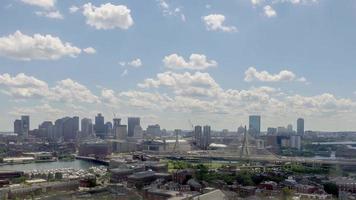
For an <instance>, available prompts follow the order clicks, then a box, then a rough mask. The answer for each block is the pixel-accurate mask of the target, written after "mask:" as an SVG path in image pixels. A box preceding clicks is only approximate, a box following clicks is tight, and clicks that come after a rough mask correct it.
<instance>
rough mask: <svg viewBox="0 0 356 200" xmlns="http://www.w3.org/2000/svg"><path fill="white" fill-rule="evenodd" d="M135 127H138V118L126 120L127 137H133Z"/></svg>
mask: <svg viewBox="0 0 356 200" xmlns="http://www.w3.org/2000/svg"><path fill="white" fill-rule="evenodd" d="M136 126H140V118H139V117H129V118H128V119H127V135H128V137H133V136H134V130H135V127H136Z"/></svg>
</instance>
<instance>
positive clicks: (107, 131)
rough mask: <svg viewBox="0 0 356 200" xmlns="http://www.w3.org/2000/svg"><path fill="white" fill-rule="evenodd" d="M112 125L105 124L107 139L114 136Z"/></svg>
mask: <svg viewBox="0 0 356 200" xmlns="http://www.w3.org/2000/svg"><path fill="white" fill-rule="evenodd" d="M112 127H113V126H112V123H111V122H106V123H105V137H107V136H108V135H111V134H112V129H113V128H112Z"/></svg>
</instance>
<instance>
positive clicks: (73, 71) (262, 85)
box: [0, 0, 356, 131]
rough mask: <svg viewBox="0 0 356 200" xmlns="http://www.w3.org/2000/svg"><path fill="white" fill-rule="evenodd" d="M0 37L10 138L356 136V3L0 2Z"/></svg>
mask: <svg viewBox="0 0 356 200" xmlns="http://www.w3.org/2000/svg"><path fill="white" fill-rule="evenodd" d="M0 27H1V28H0V102H1V104H0V111H1V116H0V130H2V131H6V130H12V129H13V121H14V120H15V119H16V118H19V117H20V116H21V115H24V114H28V115H30V116H31V128H35V127H37V126H38V124H39V123H41V122H42V121H44V120H55V119H57V118H61V117H64V116H79V117H89V118H92V119H93V118H94V116H95V115H96V114H97V113H103V115H104V116H105V120H111V119H112V118H113V117H115V116H116V117H121V118H122V119H123V122H124V123H125V122H126V118H127V117H129V116H138V117H141V123H142V126H143V128H145V127H146V126H147V125H149V124H157V123H158V124H160V125H161V127H162V128H166V129H175V128H181V129H189V128H191V125H190V122H189V121H191V123H192V124H194V125H196V124H201V125H205V124H208V125H211V127H212V129H214V130H221V129H224V128H227V129H230V130H236V129H237V127H238V126H240V125H243V124H247V123H248V116H249V115H256V114H257V115H261V116H262V129H263V130H265V129H267V127H278V126H286V125H287V124H292V125H294V127H296V120H297V118H299V117H302V118H304V119H305V127H306V129H307V130H320V131H340V130H344V131H351V130H356V123H354V122H355V120H356V114H355V113H356V79H355V75H356V59H355V55H356V37H355V36H356V1H354V0H340V1H335V0H219V1H214V0H194V1H192V0H145V1H142V0H115V1H110V0H106V1H101V0H96V1H87V0H86V1H84V0H76V1H70V0H60V1H59V0H57V1H56V0H1V2H0Z"/></svg>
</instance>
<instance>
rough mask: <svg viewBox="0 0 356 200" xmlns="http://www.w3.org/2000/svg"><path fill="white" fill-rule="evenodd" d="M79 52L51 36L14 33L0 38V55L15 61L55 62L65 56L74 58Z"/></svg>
mask: <svg viewBox="0 0 356 200" xmlns="http://www.w3.org/2000/svg"><path fill="white" fill-rule="evenodd" d="M80 52H81V49H79V48H78V47H76V46H72V44H70V43H68V42H62V41H61V40H60V39H59V38H58V37H54V36H52V35H41V34H34V35H33V36H29V35H25V34H22V33H21V32H20V31H16V32H15V33H14V34H11V35H8V36H5V37H0V55H2V56H6V57H9V58H12V59H15V60H24V61H30V60H57V59H59V58H61V57H65V56H70V57H76V56H77V55H78V54H80Z"/></svg>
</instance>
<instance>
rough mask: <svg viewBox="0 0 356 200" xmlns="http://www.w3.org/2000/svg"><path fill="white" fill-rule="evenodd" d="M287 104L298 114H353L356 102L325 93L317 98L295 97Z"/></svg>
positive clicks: (288, 100) (289, 99)
mask: <svg viewBox="0 0 356 200" xmlns="http://www.w3.org/2000/svg"><path fill="white" fill-rule="evenodd" d="M287 104H288V105H289V106H291V107H292V108H294V110H296V111H298V112H304V113H307V114H308V115H312V114H323V113H327V114H336V113H343V112H352V109H353V108H355V105H356V104H355V102H353V101H352V100H351V99H347V98H337V97H335V96H334V95H333V94H330V93H324V94H321V95H316V96H302V95H293V96H289V97H287Z"/></svg>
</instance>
